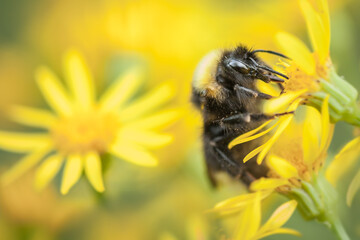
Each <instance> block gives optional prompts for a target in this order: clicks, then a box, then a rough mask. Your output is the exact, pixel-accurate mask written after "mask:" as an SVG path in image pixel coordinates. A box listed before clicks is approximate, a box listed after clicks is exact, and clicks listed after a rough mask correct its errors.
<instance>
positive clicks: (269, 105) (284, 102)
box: [263, 89, 307, 113]
mask: <svg viewBox="0 0 360 240" xmlns="http://www.w3.org/2000/svg"><path fill="white" fill-rule="evenodd" d="M306 91H307V90H306V89H304V90H300V91H297V92H289V93H284V94H282V95H281V96H280V97H278V98H273V99H270V100H268V101H266V102H265V103H264V107H263V108H264V112H265V113H279V112H284V111H286V109H287V108H288V107H289V105H290V104H292V102H294V101H295V99H297V98H299V97H300V96H301V95H303V94H304V93H305V92H306ZM295 109H296V108H295Z"/></svg>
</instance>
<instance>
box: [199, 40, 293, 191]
mask: <svg viewBox="0 0 360 240" xmlns="http://www.w3.org/2000/svg"><path fill="white" fill-rule="evenodd" d="M256 52H268V53H271V54H275V55H278V56H281V57H285V56H284V55H282V54H280V53H276V52H272V51H265V50H255V51H251V50H249V49H248V48H246V47H244V46H239V47H237V48H236V49H234V50H224V51H214V52H211V53H210V54H209V55H207V56H206V57H205V58H204V59H203V60H202V61H201V62H200V63H199V65H198V68H197V70H196V71H195V75H194V79H193V83H192V102H193V104H194V105H195V106H196V107H197V108H198V109H199V110H200V111H201V113H202V117H203V125H204V126H203V127H204V129H203V147H204V153H205V159H206V163H207V167H208V173H209V176H210V179H211V180H212V182H213V183H215V179H214V173H216V172H218V171H226V172H228V173H229V174H230V175H231V176H233V177H235V178H239V179H241V180H242V181H243V182H244V183H245V184H247V185H249V184H250V183H251V182H252V181H253V180H255V179H258V178H260V177H262V176H266V173H267V168H266V167H265V166H264V165H257V163H256V161H255V159H251V160H250V161H248V162H247V163H245V164H244V163H243V159H244V157H245V156H246V155H247V154H248V153H249V152H250V151H251V150H253V149H255V148H256V147H258V146H259V145H260V142H259V141H250V142H246V143H242V144H240V145H237V146H235V147H234V148H232V149H231V150H229V149H228V144H229V142H230V141H231V140H233V139H234V138H235V137H237V136H239V135H241V134H243V133H245V132H247V131H250V130H252V129H255V128H256V127H258V126H259V125H260V124H261V123H262V122H263V121H265V120H269V119H271V118H274V117H276V116H277V115H266V114H263V113H262V112H261V111H260V101H261V100H263V99H270V98H271V97H272V96H270V95H267V94H265V93H261V92H259V91H258V90H257V89H256V86H255V80H256V79H260V80H262V81H264V82H277V83H278V84H279V85H280V86H281V82H283V81H284V79H283V78H287V77H286V76H284V75H283V74H281V73H278V72H276V71H274V70H273V69H271V68H270V67H269V66H267V65H266V64H265V63H264V62H263V61H262V60H261V59H260V58H259V57H258V56H257V55H256ZM278 76H280V77H281V78H280V77H278ZM279 115H281V114H279Z"/></svg>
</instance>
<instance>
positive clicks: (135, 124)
mask: <svg viewBox="0 0 360 240" xmlns="http://www.w3.org/2000/svg"><path fill="white" fill-rule="evenodd" d="M181 115H182V111H181V110H179V109H169V110H163V111H161V112H157V113H154V114H152V115H149V116H147V117H144V118H140V119H139V120H135V121H132V122H129V123H128V124H127V125H126V126H127V127H131V128H137V129H161V128H165V127H167V126H169V125H170V124H172V123H174V122H175V121H176V120H177V119H179V117H180V116H181ZM119 118H120V120H121V115H120V116H119Z"/></svg>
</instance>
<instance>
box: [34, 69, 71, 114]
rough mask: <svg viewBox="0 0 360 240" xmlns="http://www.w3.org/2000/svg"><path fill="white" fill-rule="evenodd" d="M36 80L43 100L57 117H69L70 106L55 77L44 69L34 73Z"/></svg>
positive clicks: (62, 88) (48, 70)
mask: <svg viewBox="0 0 360 240" xmlns="http://www.w3.org/2000/svg"><path fill="white" fill-rule="evenodd" d="M36 80H37V83H38V85H39V88H40V90H41V92H42V94H43V95H44V97H45V100H46V101H47V103H48V104H49V105H50V107H51V108H52V109H54V110H55V111H56V112H57V113H58V114H59V115H63V116H69V115H70V114H71V113H72V105H71V102H70V100H69V97H68V95H67V94H66V92H65V90H64V87H63V86H62V84H61V83H60V81H59V80H58V79H57V77H56V76H55V75H54V74H53V73H52V72H51V71H50V69H48V68H46V67H40V68H38V70H37V71H36Z"/></svg>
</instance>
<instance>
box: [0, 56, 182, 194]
mask: <svg viewBox="0 0 360 240" xmlns="http://www.w3.org/2000/svg"><path fill="white" fill-rule="evenodd" d="M64 63H65V77H66V78H65V79H66V83H67V85H68V87H69V92H68V91H67V90H66V89H65V88H64V86H63V85H62V83H61V82H60V81H59V79H58V78H57V77H56V76H55V74H54V73H53V72H52V71H51V70H50V69H48V68H47V67H40V68H39V69H38V70H37V72H36V80H37V83H38V86H39V88H40V90H41V92H42V94H43V96H44V98H45V100H46V101H47V103H48V104H49V106H50V107H51V108H52V109H53V111H54V112H53V113H52V112H49V111H47V110H40V109H34V108H29V107H15V108H14V110H13V111H12V114H11V115H12V117H13V119H14V120H15V121H16V122H18V123H21V124H23V125H27V126H32V127H37V128H41V129H43V130H45V131H44V132H41V133H13V132H5V131H0V148H2V149H4V150H7V151H13V152H18V153H26V154H27V155H26V156H25V157H24V158H23V159H22V160H20V161H19V162H18V163H17V164H15V166H13V168H12V169H10V170H9V171H7V172H6V173H4V174H3V176H2V178H1V180H2V181H3V182H4V183H9V182H12V181H13V180H15V179H16V178H18V177H19V176H20V175H22V174H23V173H24V172H26V171H27V170H29V169H30V168H32V167H34V166H35V165H37V164H38V163H40V162H41V161H42V160H43V161H42V163H41V164H40V166H39V167H38V169H37V171H36V177H35V184H36V187H37V188H40V189H41V188H43V187H45V186H46V185H47V184H48V183H49V182H50V181H51V179H53V178H54V177H55V175H56V174H57V173H58V172H59V170H60V168H61V167H62V165H63V164H64V165H65V166H64V171H63V177H62V182H61V193H62V194H66V193H68V191H69V190H70V188H71V187H72V186H73V185H74V184H75V183H76V182H77V181H78V180H79V178H80V177H81V175H82V172H83V171H84V172H85V174H86V176H87V178H88V180H89V182H90V183H91V185H92V186H93V187H94V188H95V189H96V191H98V192H102V191H104V184H103V179H102V160H101V156H102V155H103V154H105V153H110V154H111V155H113V156H116V157H118V158H121V159H123V160H126V161H129V162H131V163H134V164H138V165H142V166H149V167H151V166H156V165H157V159H156V157H155V156H154V155H153V154H151V153H150V152H149V149H153V148H159V147H162V146H164V145H166V144H168V143H170V142H171V141H172V136H171V135H168V134H164V133H161V132H159V130H160V129H161V128H162V127H164V126H166V125H168V124H170V123H172V122H173V121H174V120H175V119H176V118H177V117H178V115H179V111H178V110H171V109H169V110H159V107H160V106H161V105H163V104H164V103H166V102H167V101H168V100H169V99H171V98H172V97H173V96H174V93H175V90H174V89H173V87H172V85H171V84H170V83H164V84H162V85H161V86H159V87H157V88H155V89H153V90H152V91H151V92H149V93H147V94H145V95H144V96H142V97H140V98H139V99H136V100H134V101H132V102H130V103H129V99H130V98H131V97H132V96H133V95H134V94H135V93H136V91H137V89H138V88H139V86H140V85H141V83H142V81H141V80H142V76H141V71H140V70H139V69H138V68H133V69H130V70H127V71H126V72H125V73H124V74H123V75H120V76H119V77H118V78H117V79H116V81H115V82H114V84H113V85H112V86H111V87H110V88H109V89H108V90H107V91H106V92H105V93H104V94H103V95H102V96H101V97H100V98H99V99H98V100H97V99H96V95H95V87H94V85H93V80H92V76H91V74H90V71H89V69H88V68H87V66H86V65H85V62H84V59H83V58H82V56H81V55H80V54H79V53H78V52H77V51H74V50H72V51H69V52H68V53H67V54H66V57H65V61H64Z"/></svg>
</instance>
